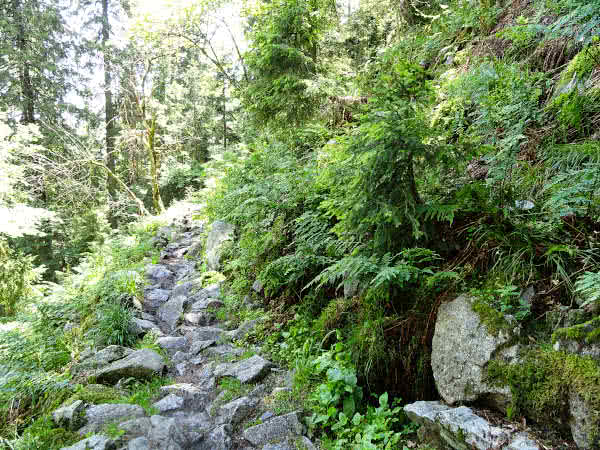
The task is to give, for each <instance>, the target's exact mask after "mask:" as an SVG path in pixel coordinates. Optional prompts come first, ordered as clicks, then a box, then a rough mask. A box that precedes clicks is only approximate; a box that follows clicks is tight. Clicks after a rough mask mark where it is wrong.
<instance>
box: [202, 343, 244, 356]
mask: <svg viewBox="0 0 600 450" xmlns="http://www.w3.org/2000/svg"><path fill="white" fill-rule="evenodd" d="M203 353H204V354H205V355H208V356H216V357H223V356H241V355H243V354H244V350H242V349H241V348H238V347H232V346H231V345H227V344H225V345H216V346H214V347H208V348H207V349H205V350H204V351H203Z"/></svg>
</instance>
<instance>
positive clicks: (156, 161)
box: [146, 114, 165, 214]
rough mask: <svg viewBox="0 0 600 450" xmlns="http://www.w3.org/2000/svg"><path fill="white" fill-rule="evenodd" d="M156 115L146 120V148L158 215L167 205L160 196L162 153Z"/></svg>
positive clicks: (153, 199) (155, 208) (153, 201)
mask: <svg viewBox="0 0 600 450" xmlns="http://www.w3.org/2000/svg"><path fill="white" fill-rule="evenodd" d="M155 138H156V114H153V115H152V118H151V119H149V120H146V148H147V150H148V158H149V159H150V178H151V183H152V203H153V204H154V210H155V211H156V213H157V214H161V213H162V212H163V211H164V210H165V205H164V203H163V201H162V197H161V195H160V184H159V181H160V165H161V161H160V152H159V151H158V149H157V148H156V141H155Z"/></svg>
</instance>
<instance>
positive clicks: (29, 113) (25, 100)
mask: <svg viewBox="0 0 600 450" xmlns="http://www.w3.org/2000/svg"><path fill="white" fill-rule="evenodd" d="M13 8H14V14H15V22H16V25H17V33H18V35H17V36H16V45H17V49H18V50H19V57H20V58H21V61H20V64H19V66H20V67H19V82H20V84H21V96H22V98H21V110H22V114H23V115H22V117H21V122H22V123H24V124H30V123H34V122H35V108H34V97H35V91H34V89H33V83H32V81H31V75H30V73H29V63H28V56H27V54H28V49H27V32H26V30H25V24H24V21H25V19H24V18H23V11H22V7H21V1H20V0H13Z"/></svg>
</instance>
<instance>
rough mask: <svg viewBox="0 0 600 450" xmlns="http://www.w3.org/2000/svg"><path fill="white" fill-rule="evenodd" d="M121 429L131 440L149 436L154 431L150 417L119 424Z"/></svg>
mask: <svg viewBox="0 0 600 450" xmlns="http://www.w3.org/2000/svg"><path fill="white" fill-rule="evenodd" d="M119 429H121V430H123V431H124V432H125V433H126V436H127V437H129V438H132V437H138V436H147V435H148V434H149V433H150V430H151V429H152V423H151V422H150V418H149V417H138V418H137V419H130V420H126V421H124V422H121V423H119Z"/></svg>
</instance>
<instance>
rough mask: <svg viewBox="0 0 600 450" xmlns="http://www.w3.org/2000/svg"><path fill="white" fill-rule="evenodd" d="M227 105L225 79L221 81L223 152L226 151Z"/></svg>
mask: <svg viewBox="0 0 600 450" xmlns="http://www.w3.org/2000/svg"><path fill="white" fill-rule="evenodd" d="M226 108H227V104H226V102H225V79H223V150H227V111H226Z"/></svg>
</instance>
